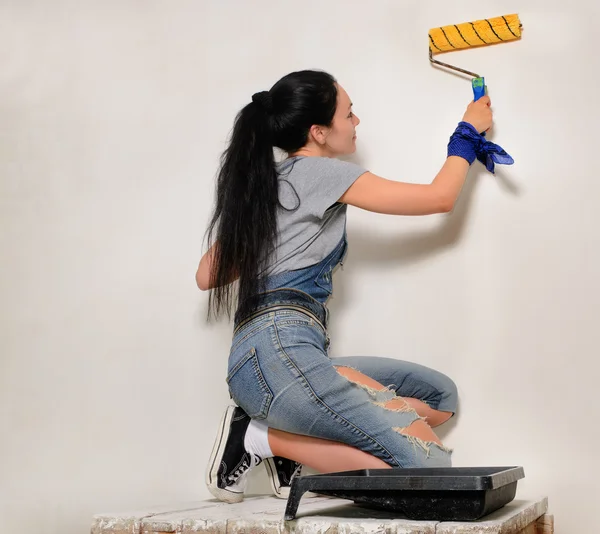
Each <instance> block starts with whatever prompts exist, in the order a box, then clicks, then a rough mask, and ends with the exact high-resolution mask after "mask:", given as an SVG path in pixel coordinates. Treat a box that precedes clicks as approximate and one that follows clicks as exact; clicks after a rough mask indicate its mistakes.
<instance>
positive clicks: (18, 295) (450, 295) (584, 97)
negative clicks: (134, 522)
mask: <svg viewBox="0 0 600 534" xmlns="http://www.w3.org/2000/svg"><path fill="white" fill-rule="evenodd" d="M577 4H578V6H577V7H575V3H574V2H563V1H559V0H544V1H542V0H530V1H528V2H517V1H516V0H504V1H502V2H500V1H499V0H495V1H488V2H480V1H473V0H463V1H454V2H444V1H441V0H435V1H429V2H398V1H396V0H376V1H373V2H363V1H359V0H345V1H337V0H336V1H333V0H330V1H328V2H323V1H322V0H307V1H304V2H302V3H300V2H298V3H297V2H291V1H281V0H280V1H275V0H270V1H267V0H263V1H260V2H244V1H242V0H237V1H233V0H227V1H225V0H220V1H219V2H217V1H213V2H209V1H208V0H205V1H201V2H199V1H193V0H180V1H179V2H168V1H166V0H164V1H162V2H159V1H151V0H144V1H142V0H138V1H133V0H128V1H123V0H120V1H116V0H113V1H95V2H91V1H90V2H80V1H79V2H78V1H75V0H72V1H67V0H55V1H53V2H47V1H43V0H30V1H25V0H13V1H9V0H3V1H1V2H0V57H1V65H2V67H1V68H0V136H1V137H0V139H1V142H0V203H1V209H0V249H1V250H2V276H1V277H0V295H1V300H0V302H1V304H0V313H1V323H0V324H1V329H2V330H1V334H2V335H1V339H0V351H1V360H0V366H1V367H0V416H1V420H0V423H1V425H2V426H1V428H2V439H1V440H0V473H1V475H0V477H1V478H0V518H1V520H2V526H3V528H4V529H5V530H6V531H7V532H8V531H14V530H17V529H18V531H19V532H20V533H26V534H29V533H33V532H40V531H41V529H42V528H43V530H44V532H48V533H54V532H56V533H58V532H61V534H64V533H69V532H72V533H75V532H85V531H87V529H88V528H89V525H90V522H91V516H92V514H94V513H98V512H102V511H107V510H115V509H116V510H121V509H127V508H130V507H134V506H138V505H145V504H160V503H170V502H174V501H190V500H196V499H202V498H206V497H208V493H207V491H206V489H205V487H204V482H203V477H204V468H205V464H206V461H207V458H208V455H209V452H210V448H211V446H212V440H213V436H214V431H215V427H216V424H217V422H218V420H219V418H220V416H221V413H222V410H223V408H224V407H225V406H226V404H227V402H228V400H229V397H228V394H227V389H226V385H225V382H224V376H225V369H226V357H227V352H228V344H229V341H230V328H231V327H230V325H229V324H227V322H226V321H223V322H221V323H219V324H217V325H214V324H213V325H207V324H205V323H204V322H203V318H204V314H205V311H206V302H207V294H203V293H200V292H199V291H198V290H197V289H196V287H195V283H194V272H195V269H196V266H197V262H198V259H199V257H200V255H201V252H202V251H201V241H202V236H203V232H204V230H205V228H206V223H207V220H208V217H209V214H210V209H211V207H212V200H213V193H214V187H213V186H214V182H213V179H214V175H215V171H216V168H217V161H218V157H219V155H220V153H221V151H222V149H223V147H224V142H225V139H226V136H227V134H228V132H229V130H230V128H231V126H232V124H233V118H234V116H235V113H236V112H237V111H238V110H239V109H240V108H241V107H242V106H243V105H245V104H246V103H247V102H249V101H250V97H251V95H252V93H253V92H255V91H259V90H265V89H268V88H269V87H270V86H271V85H272V84H273V83H275V81H277V79H279V78H280V77H281V76H283V75H285V74H287V73H288V72H291V71H293V70H299V69H303V68H320V69H325V70H328V71H330V72H331V73H332V74H334V75H335V76H336V77H337V78H338V80H339V81H340V82H341V83H342V85H344V86H345V88H346V89H347V90H348V92H349V93H350V96H351V98H352V99H353V101H354V104H355V111H356V113H357V114H358V115H359V116H360V117H361V119H362V124H361V125H360V127H359V129H358V132H359V140H358V154H357V156H356V157H357V161H359V162H360V163H362V164H364V165H366V166H367V167H368V168H370V169H371V170H372V171H373V172H375V173H377V174H380V175H383V176H385V177H388V178H393V179H397V180H408V181H418V182H427V181H429V180H431V179H432V178H433V176H434V174H435V173H436V171H437V170H438V169H439V167H440V166H441V165H442V163H443V160H444V157H445V147H446V142H447V139H448V137H449V135H450V134H451V132H452V131H453V129H454V126H455V124H456V123H457V122H458V120H460V118H461V117H462V113H463V111H464V108H465V106H466V104H467V103H468V101H469V100H470V98H471V90H470V84H469V82H468V81H466V80H463V79H461V78H458V77H456V76H453V75H452V74H448V73H446V72H444V71H440V70H437V69H434V68H432V67H431V66H430V65H429V62H428V59H427V30H428V29H429V28H430V27H433V26H437V25H444V24H448V23H455V22H456V23H458V22H463V21H469V20H474V19H477V18H482V17H489V16H498V15H501V14H507V13H512V12H518V13H519V14H520V16H521V19H522V22H523V25H524V37H523V39H522V41H521V42H518V43H511V44H506V45H502V46H496V47H488V48H485V49H480V50H472V51H465V52H461V53H457V54H454V55H453V56H452V57H450V56H446V58H447V59H448V60H450V59H452V60H453V61H454V62H455V63H457V64H460V65H462V66H464V67H465V68H468V69H471V70H475V71H481V73H483V74H484V75H485V76H486V80H487V82H488V85H489V90H490V96H491V97H492V101H493V105H494V109H495V111H496V114H495V119H496V133H495V137H494V139H495V140H496V141H497V142H498V143H500V144H501V145H503V146H504V148H506V149H507V150H508V152H510V153H511V154H512V155H513V156H514V158H515V160H516V164H515V165H514V166H513V167H505V168H502V169H501V170H499V172H498V175H497V176H496V177H494V176H491V175H488V174H487V173H485V172H483V171H482V170H481V166H479V165H478V164H477V165H476V166H475V168H474V170H473V171H472V173H471V176H470V178H469V184H468V185H467V187H466V188H465V190H464V192H463V195H462V197H461V200H460V203H459V205H458V206H457V208H456V210H455V212H454V213H452V214H451V215H448V216H439V217H437V216H436V217H429V218H420V219H419V218H415V219H409V218H394V217H390V216H381V215H375V214H370V213H367V212H362V211H360V210H357V209H353V208H351V209H350V210H349V222H348V228H349V238H350V253H349V257H348V263H347V265H346V268H345V270H344V271H343V272H342V271H338V273H337V275H336V284H337V287H336V293H335V296H334V298H333V299H332V301H331V302H330V308H331V312H332V317H333V323H332V336H333V345H332V349H333V353H334V355H341V354H374V355H384V356H393V357H397V358H402V359H409V360H414V361H418V362H421V363H424V364H426V365H430V366H433V367H435V368H437V369H440V370H441V371H444V372H446V373H447V374H449V375H451V376H452V377H453V378H454V379H455V380H456V382H457V383H458V386H459V390H460V416H459V417H458V418H457V420H456V421H455V422H454V423H452V426H450V427H449V428H447V429H445V430H443V431H442V436H443V437H444V439H445V441H446V442H447V444H449V445H450V446H452V447H454V448H455V454H454V462H455V465H504V464H508V465H514V464H516V465H522V466H524V467H525V471H526V479H525V480H524V481H522V482H521V483H520V484H519V494H518V496H519V497H523V498H526V497H528V496H538V495H548V496H549V497H550V507H551V511H552V512H554V513H555V514H556V516H557V525H558V532H560V533H563V534H564V533H572V532H592V531H595V530H597V529H598V523H599V521H598V516H597V514H594V513H593V510H592V501H593V499H592V497H593V496H594V495H595V496H596V497H597V496H598V495H599V493H598V482H597V480H596V479H595V478H594V476H595V475H597V474H598V471H599V470H598V461H597V451H596V449H597V446H598V437H599V436H598V424H597V415H598V408H597V383H598V380H599V373H598V370H599V365H598V361H597V357H598V345H599V343H600V334H599V332H600V329H599V328H598V326H597V324H596V317H597V315H598V314H597V306H598V301H599V297H600V287H599V282H598V277H597V275H598V272H599V267H600V253H599V252H598V249H597V243H598V237H599V234H600V215H599V214H598V199H600V180H599V179H598V169H597V165H596V156H597V150H598V148H597V147H598V140H599V136H598V133H597V125H598V120H599V119H600V112H599V105H598V96H597V89H596V84H597V83H598V74H597V69H596V68H595V67H596V65H598V51H597V50H596V48H595V47H594V45H595V44H596V42H595V40H594V39H595V38H594V36H593V32H596V31H597V17H598V16H599V15H600V8H598V7H597V6H598V4H597V3H596V2H595V1H594V0H586V1H584V0H579V2H577ZM264 489H266V487H265V479H264V477H263V478H261V477H260V476H259V477H254V478H253V480H252V490H254V491H262V490H264ZM593 525H595V527H596V528H594V526H593Z"/></svg>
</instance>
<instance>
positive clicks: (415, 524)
mask: <svg viewBox="0 0 600 534" xmlns="http://www.w3.org/2000/svg"><path fill="white" fill-rule="evenodd" d="M285 505H286V501H285V500H281V499H276V498H275V497H271V496H254V497H246V499H245V500H244V501H243V502H241V503H239V504H225V503H222V502H218V501H216V500H210V501H200V502H193V503H183V504H181V505H179V506H160V507H154V508H147V509H142V510H137V511H132V512H125V513H113V514H98V515H95V516H94V519H93V524H92V529H91V534H162V533H178V534H179V533H181V534H196V533H201V532H202V533H211V534H238V533H248V534H254V533H256V534H259V533H260V534H287V533H290V534H299V533H306V534H325V533H327V534H375V533H377V534H461V533H465V534H467V533H468V534H553V533H554V522H553V518H552V516H550V515H547V514H546V512H547V511H548V499H547V498H543V499H540V500H537V501H536V500H532V501H523V500H514V501H513V502H511V503H509V504H508V505H506V506H505V507H504V508H501V509H500V510H497V511H496V512H494V513H492V514H490V515H488V516H487V517H486V518H485V519H484V520H483V521H476V522H466V523H461V522H438V521H411V520H409V519H405V518H402V517H398V516H395V515H394V514H392V513H389V512H380V511H377V510H370V509H367V508H362V507H360V506H358V505H356V504H354V503H352V502H350V501H346V500H342V499H336V498H330V497H320V496H317V497H312V498H311V497H305V498H303V499H302V501H301V503H300V508H299V510H298V511H299V513H298V516H297V518H296V519H295V520H294V521H284V520H283V513H284V510H285Z"/></svg>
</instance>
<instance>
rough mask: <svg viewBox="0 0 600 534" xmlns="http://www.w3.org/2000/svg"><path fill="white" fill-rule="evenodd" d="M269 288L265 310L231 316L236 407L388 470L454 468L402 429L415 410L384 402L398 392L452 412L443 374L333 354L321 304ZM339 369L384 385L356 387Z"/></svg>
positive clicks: (452, 392) (439, 450) (446, 452)
mask: <svg viewBox="0 0 600 534" xmlns="http://www.w3.org/2000/svg"><path fill="white" fill-rule="evenodd" d="M267 293H269V295H268V297H269V298H267V300H266V302H265V304H264V305H263V306H262V309H260V308H259V309H258V311H256V312H255V313H254V314H253V315H250V316H249V317H246V318H236V329H235V331H234V336H233V342H232V347H231V352H230V355H229V362H228V372H227V384H228V387H229V392H230V394H231V397H232V398H233V400H234V401H235V402H236V404H237V405H238V406H240V407H241V408H242V409H243V410H244V411H245V412H246V413H247V414H248V415H249V416H250V417H251V418H253V419H257V420H261V421H262V422H264V423H265V424H267V425H268V426H269V427H272V428H276V429H279V430H283V431H286V432H291V433H295V434H304V435H307V436H312V437H316V438H323V439H328V440H333V441H338V442H342V443H345V444H347V445H350V446H352V447H355V448H357V449H360V450H362V451H365V452H368V453H370V454H372V455H374V456H376V457H378V458H380V459H382V460H383V461H384V462H386V463H387V464H389V465H390V466H393V467H449V466H450V465H451V461H450V456H451V452H452V451H451V450H450V449H448V448H446V447H443V446H440V445H438V444H437V443H434V442H429V441H424V440H421V439H419V438H416V437H413V436H409V435H406V434H403V433H401V431H402V430H404V429H405V428H406V427H408V426H409V425H410V424H411V423H412V422H413V421H415V420H417V419H419V415H418V414H417V413H416V411H415V410H414V409H412V408H411V407H408V406H407V408H406V409H403V410H397V409H387V408H386V407H384V406H383V404H384V403H385V402H386V401H388V400H390V399H392V398H393V397H395V396H396V395H399V396H403V397H413V398H418V399H419V400H421V401H423V402H425V403H426V404H428V405H429V406H430V407H431V408H433V409H439V410H442V411H449V412H454V411H455V409H456V397H457V396H456V388H455V386H454V383H453V382H452V381H451V380H450V379H449V378H448V377H446V376H445V375H443V374H442V373H438V372H437V371H434V370H432V369H428V368H426V367H423V366H420V365H417V364H412V363H408V362H401V361H398V360H393V359H389V358H376V357H349V358H335V359H331V358H330V357H329V355H328V347H329V336H328V334H327V330H326V323H327V309H326V307H325V306H323V305H322V304H321V303H319V302H318V301H316V300H314V299H312V298H311V297H310V296H309V295H307V294H306V293H303V292H302V291H297V290H292V289H284V290H281V289H280V290H275V291H272V292H267ZM336 366H347V367H351V368H354V369H356V370H358V371H361V372H363V373H364V374H366V375H368V376H370V377H371V378H373V379H375V380H377V381H378V382H380V383H382V384H383V385H385V386H389V387H388V388H386V389H385V390H383V391H376V390H372V389H370V388H368V387H366V386H362V385H358V384H356V383H353V382H351V381H349V380H348V379H347V378H345V377H343V376H342V375H340V374H339V373H338V372H337V371H336Z"/></svg>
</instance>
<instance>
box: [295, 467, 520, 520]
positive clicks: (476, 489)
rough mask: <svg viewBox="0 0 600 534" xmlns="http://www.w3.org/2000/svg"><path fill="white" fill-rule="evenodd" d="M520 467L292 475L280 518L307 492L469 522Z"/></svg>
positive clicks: (513, 480)
mask: <svg viewBox="0 0 600 534" xmlns="http://www.w3.org/2000/svg"><path fill="white" fill-rule="evenodd" d="M524 477H525V473H524V471H523V468H522V467H441V468H433V467H426V468H411V469H402V468H393V469H361V470H359V471H342V472H339V473H325V474H322V475H309V476H301V477H296V478H294V480H293V481H292V487H291V488H290V495H289V497H288V501H287V507H286V509H285V519H286V520H291V519H294V518H295V517H296V512H297V511H298V505H299V504H300V499H301V498H302V495H304V493H305V492H307V491H312V492H313V493H318V494H320V495H329V496H332V497H338V498H341V499H350V500H351V501H354V502H355V503H357V504H359V505H361V506H365V507H369V508H376V509H379V510H387V511H391V512H396V513H398V514H399V515H402V516H404V517H407V518H408V519H416V520H433V521H474V520H477V519H481V518H482V517H483V516H486V515H488V514H490V513H491V512H493V511H495V510H498V508H502V506H504V505H505V504H508V503H509V502H510V501H512V500H513V499H514V498H515V494H516V492H517V481H518V480H520V479H521V478H524Z"/></svg>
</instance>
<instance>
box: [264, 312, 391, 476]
mask: <svg viewBox="0 0 600 534" xmlns="http://www.w3.org/2000/svg"><path fill="white" fill-rule="evenodd" d="M273 327H274V331H275V337H276V339H277V344H278V348H279V350H280V351H281V352H282V353H283V354H284V355H285V357H286V359H287V360H288V361H289V362H290V364H291V365H292V366H293V367H294V368H295V369H296V372H297V373H298V374H299V375H300V376H301V377H302V383H303V385H304V386H305V387H306V389H307V390H308V391H309V394H311V396H313V397H314V398H315V399H316V400H317V401H318V402H319V403H320V404H321V406H323V407H325V408H326V409H327V410H328V411H329V412H330V414H332V415H333V416H334V417H337V418H338V419H340V420H341V421H342V423H345V425H346V426H348V427H350V428H351V429H352V430H353V431H355V432H356V433H357V434H360V435H362V436H363V437H364V438H366V439H367V440H369V441H371V443H373V444H375V445H376V446H377V447H379V448H380V450H382V451H383V452H385V453H386V454H387V455H388V456H389V458H390V459H391V461H392V462H394V463H398V464H399V463H400V462H398V461H397V460H396V458H395V457H394V455H393V454H391V453H390V451H388V450H387V449H386V448H385V447H384V446H383V445H381V443H379V442H378V441H377V440H376V439H375V438H373V437H372V436H369V435H368V434H366V433H365V432H364V431H362V430H361V429H360V428H357V427H356V426H355V425H353V424H352V423H350V421H348V420H347V419H345V418H344V417H342V416H341V415H340V414H338V413H337V412H336V411H335V410H332V409H331V407H329V406H328V405H327V404H326V403H325V402H324V401H323V399H321V398H320V397H319V396H318V395H317V394H316V392H315V391H314V390H313V389H312V387H311V386H310V384H309V382H308V380H307V379H306V377H305V376H304V373H303V372H302V371H300V369H298V367H297V366H296V364H295V363H294V362H293V360H292V359H291V358H290V356H289V355H288V353H287V352H286V351H285V349H284V348H283V346H282V344H281V340H280V339H279V332H278V330H277V325H276V324H275V321H273ZM336 372H337V371H336ZM399 467H403V466H402V465H399Z"/></svg>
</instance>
